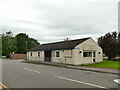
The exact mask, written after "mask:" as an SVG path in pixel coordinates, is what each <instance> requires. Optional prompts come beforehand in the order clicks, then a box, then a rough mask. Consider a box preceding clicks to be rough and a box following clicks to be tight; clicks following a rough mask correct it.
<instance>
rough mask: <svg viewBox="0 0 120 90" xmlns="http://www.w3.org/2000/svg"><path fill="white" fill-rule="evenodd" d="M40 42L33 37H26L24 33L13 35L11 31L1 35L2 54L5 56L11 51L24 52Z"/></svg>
mask: <svg viewBox="0 0 120 90" xmlns="http://www.w3.org/2000/svg"><path fill="white" fill-rule="evenodd" d="M39 44H40V43H39V42H38V41H37V40H36V39H34V38H30V37H28V35H26V34H25V33H19V34H17V35H16V36H13V33H12V32H11V31H9V32H6V33H5V34H3V35H2V55H4V56H7V55H9V54H10V47H11V53H12V52H14V53H19V54H24V53H26V52H27V50H28V49H30V48H33V47H36V46H37V45H39Z"/></svg>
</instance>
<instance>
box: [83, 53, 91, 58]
mask: <svg viewBox="0 0 120 90" xmlns="http://www.w3.org/2000/svg"><path fill="white" fill-rule="evenodd" d="M83 57H92V52H83Z"/></svg>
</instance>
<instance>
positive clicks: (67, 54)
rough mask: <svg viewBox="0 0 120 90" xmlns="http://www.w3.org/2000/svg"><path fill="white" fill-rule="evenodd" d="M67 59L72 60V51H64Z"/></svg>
mask: <svg viewBox="0 0 120 90" xmlns="http://www.w3.org/2000/svg"><path fill="white" fill-rule="evenodd" d="M64 57H65V58H72V50H64Z"/></svg>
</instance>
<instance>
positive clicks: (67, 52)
mask: <svg viewBox="0 0 120 90" xmlns="http://www.w3.org/2000/svg"><path fill="white" fill-rule="evenodd" d="M27 58H28V60H30V61H47V62H56V63H65V64H72V65H80V64H89V63H94V62H102V61H103V57H102V49H101V47H100V46H99V45H98V44H97V43H96V42H95V41H94V40H93V39H92V38H91V37H89V38H82V39H76V40H66V41H61V42H54V43H48V44H41V45H39V46H37V47H35V48H32V49H30V50H29V51H28V52H27Z"/></svg>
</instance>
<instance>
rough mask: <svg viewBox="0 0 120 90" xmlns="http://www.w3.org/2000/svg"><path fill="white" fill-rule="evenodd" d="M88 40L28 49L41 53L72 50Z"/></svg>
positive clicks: (55, 43) (49, 44)
mask: <svg viewBox="0 0 120 90" xmlns="http://www.w3.org/2000/svg"><path fill="white" fill-rule="evenodd" d="M89 38H90V37H89ZM89 38H82V39H76V40H68V41H62V42H54V43H48V44H41V45H39V46H37V47H35V48H32V49H30V50H29V51H41V50H43V51H49V50H60V49H73V48H74V47H75V46H77V45H78V44H80V43H82V42H84V41H85V40H87V39H89Z"/></svg>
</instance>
